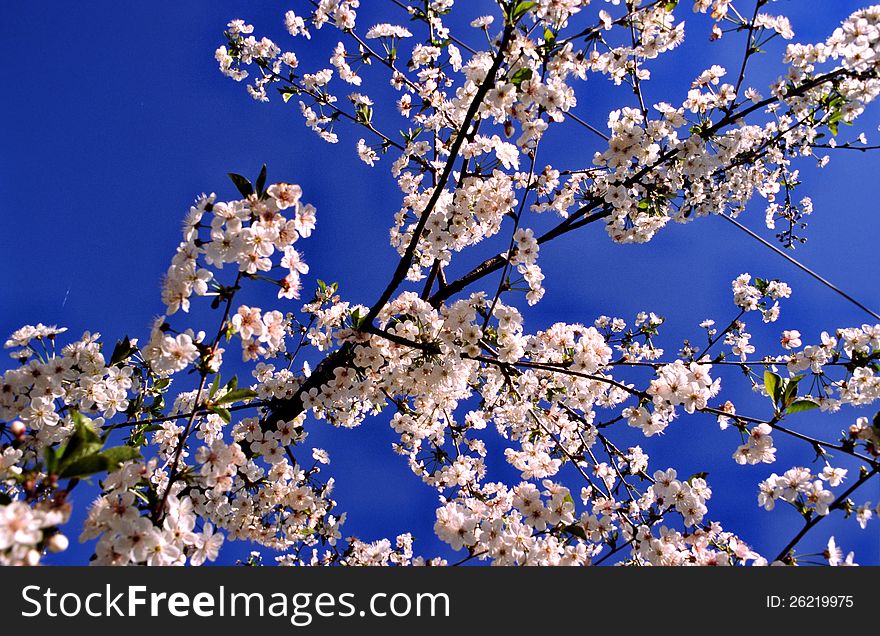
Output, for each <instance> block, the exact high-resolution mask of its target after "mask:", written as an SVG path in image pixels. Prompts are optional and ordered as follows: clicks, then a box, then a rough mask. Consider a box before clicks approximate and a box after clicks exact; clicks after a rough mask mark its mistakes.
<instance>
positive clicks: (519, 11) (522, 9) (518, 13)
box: [512, 2, 538, 22]
mask: <svg viewBox="0 0 880 636" xmlns="http://www.w3.org/2000/svg"><path fill="white" fill-rule="evenodd" d="M536 4H538V3H537V2H520V3H519V4H517V5H516V6H515V7H514V8H513V15H512V17H513V21H514V22H516V21H517V20H519V19H520V18H521V17H523V16H524V15H525V13H526V11H528V10H529V9H531V8H532V7H534V6H535V5H536Z"/></svg>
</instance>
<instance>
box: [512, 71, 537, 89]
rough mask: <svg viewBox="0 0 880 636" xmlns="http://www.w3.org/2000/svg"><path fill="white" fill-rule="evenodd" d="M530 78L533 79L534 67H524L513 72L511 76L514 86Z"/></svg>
mask: <svg viewBox="0 0 880 636" xmlns="http://www.w3.org/2000/svg"><path fill="white" fill-rule="evenodd" d="M530 79H532V69H530V68H527V67H523V68H521V69H519V70H518V71H517V72H516V73H514V74H513V76H512V77H511V78H510V83H511V84H513V85H514V86H519V85H520V84H522V83H523V82H525V81H527V80H530Z"/></svg>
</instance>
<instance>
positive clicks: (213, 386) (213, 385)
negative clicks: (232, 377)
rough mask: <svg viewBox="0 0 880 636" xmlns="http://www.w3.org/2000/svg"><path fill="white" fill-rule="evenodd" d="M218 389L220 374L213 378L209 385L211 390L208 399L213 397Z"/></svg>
mask: <svg viewBox="0 0 880 636" xmlns="http://www.w3.org/2000/svg"><path fill="white" fill-rule="evenodd" d="M219 388H220V374H219V373H218V374H217V375H215V376H214V381H213V382H212V383H211V390H210V391H209V392H208V398H212V397H214V395H215V394H216V393H217V390H218V389H219Z"/></svg>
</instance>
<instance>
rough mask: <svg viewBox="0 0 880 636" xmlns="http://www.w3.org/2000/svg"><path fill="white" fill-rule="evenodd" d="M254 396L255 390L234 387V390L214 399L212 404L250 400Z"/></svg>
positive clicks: (255, 395) (255, 394)
mask: <svg viewBox="0 0 880 636" xmlns="http://www.w3.org/2000/svg"><path fill="white" fill-rule="evenodd" d="M255 397H257V392H256V391H252V390H251V389H235V390H234V391H230V392H229V393H227V394H226V395H223V396H221V397H219V398H217V399H216V400H214V405H215V406H219V405H220V404H230V403H232V402H241V401H242V400H252V399H253V398H255ZM221 417H222V415H221Z"/></svg>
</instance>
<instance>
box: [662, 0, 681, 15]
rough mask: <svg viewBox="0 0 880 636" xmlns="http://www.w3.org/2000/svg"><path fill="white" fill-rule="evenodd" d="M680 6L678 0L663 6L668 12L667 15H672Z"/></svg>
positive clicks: (671, 0)
mask: <svg viewBox="0 0 880 636" xmlns="http://www.w3.org/2000/svg"><path fill="white" fill-rule="evenodd" d="M677 6H678V0H670V1H669V2H667V3H666V4H664V5H663V8H664V9H665V10H666V13H672V10H673V9H675V7H677Z"/></svg>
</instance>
